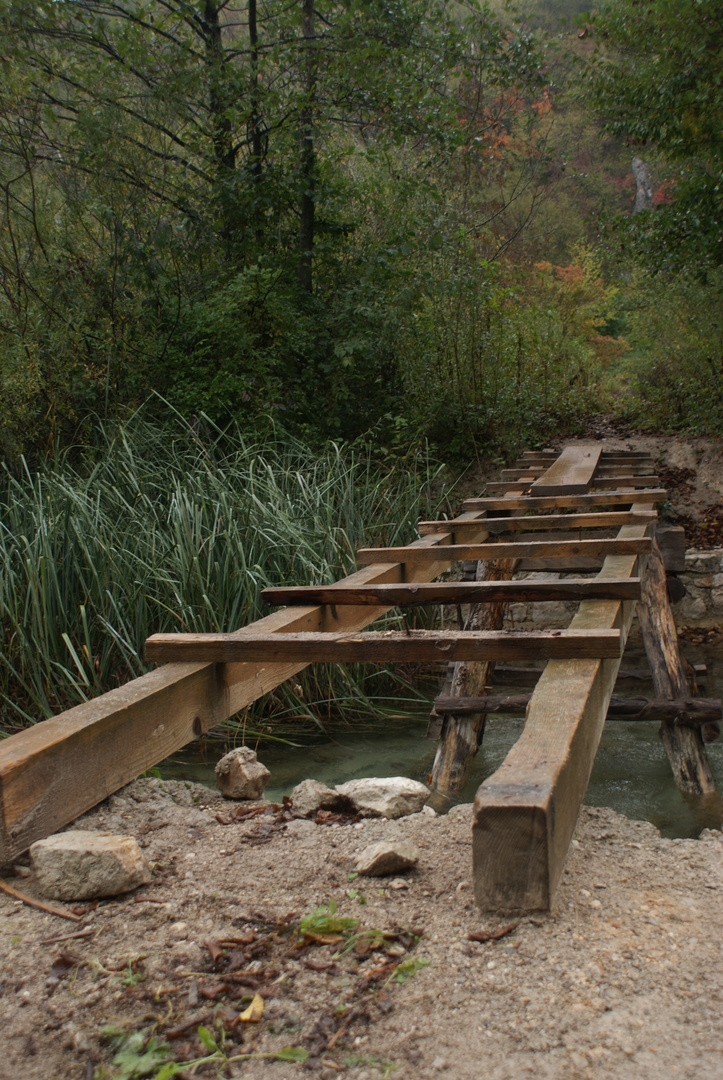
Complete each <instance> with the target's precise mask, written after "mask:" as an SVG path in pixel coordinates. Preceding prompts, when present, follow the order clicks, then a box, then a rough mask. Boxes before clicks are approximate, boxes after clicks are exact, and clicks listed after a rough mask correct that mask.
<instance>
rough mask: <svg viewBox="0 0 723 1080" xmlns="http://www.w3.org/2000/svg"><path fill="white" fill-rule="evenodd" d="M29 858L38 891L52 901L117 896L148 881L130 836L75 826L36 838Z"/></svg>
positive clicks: (139, 854)
mask: <svg viewBox="0 0 723 1080" xmlns="http://www.w3.org/2000/svg"><path fill="white" fill-rule="evenodd" d="M30 858H31V860H32V864H33V868H34V870H35V873H36V875H37V879H38V885H39V886H40V890H41V892H42V893H43V895H44V896H48V897H51V898H52V899H54V900H92V899H93V898H94V897H97V896H116V895H118V893H124V892H129V891H130V890H131V889H136V888H137V887H138V886H139V885H147V884H148V882H149V881H150V880H151V872H150V870H149V869H148V867H147V866H146V864H145V863H144V861H143V856H142V855H141V850H140V848H139V847H138V844H137V843H136V841H135V840H134V838H133V837H132V836H114V835H113V834H112V833H106V832H90V831H85V830H82V829H74V830H71V831H70V832H65V833H58V834H57V835H56V836H49V837H48V838H47V839H46V840H38V841H36V843H34V844H33V845H32V847H31V848H30Z"/></svg>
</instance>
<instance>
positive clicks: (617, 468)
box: [499, 461, 652, 480]
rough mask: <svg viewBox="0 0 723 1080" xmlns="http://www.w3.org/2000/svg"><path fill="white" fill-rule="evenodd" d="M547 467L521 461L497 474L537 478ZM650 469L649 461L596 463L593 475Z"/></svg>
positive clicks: (505, 477) (502, 477)
mask: <svg viewBox="0 0 723 1080" xmlns="http://www.w3.org/2000/svg"><path fill="white" fill-rule="evenodd" d="M547 468H548V466H547V465H546V463H544V462H529V463H526V462H521V463H520V464H519V465H515V466H512V467H511V468H507V469H500V474H499V475H500V480H521V479H523V478H525V477H530V476H533V477H535V478H539V477H541V476H542V474H543V473H544V472H546V471H547ZM651 469H652V463H651V462H649V461H642V462H640V463H639V464H638V463H636V462H632V461H629V462H626V461H620V462H610V464H600V465H598V467H597V469H596V470H595V476H596V477H600V476H604V477H609V476H618V475H620V476H626V475H630V476H641V475H646V474H649V473H650V471H651Z"/></svg>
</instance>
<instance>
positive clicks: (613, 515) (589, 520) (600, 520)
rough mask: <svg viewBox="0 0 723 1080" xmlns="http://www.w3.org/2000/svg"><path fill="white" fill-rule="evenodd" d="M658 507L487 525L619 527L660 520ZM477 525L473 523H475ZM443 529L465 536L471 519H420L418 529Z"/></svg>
mask: <svg viewBox="0 0 723 1080" xmlns="http://www.w3.org/2000/svg"><path fill="white" fill-rule="evenodd" d="M657 517H658V515H657V513H656V512H655V510H639V511H636V512H633V511H632V510H618V511H616V510H609V511H604V510H603V511H600V512H599V513H597V514H542V515H538V516H533V515H532V514H523V515H514V516H510V517H506V518H505V517H501V518H489V517H488V518H487V519H486V521H485V527H486V529H487V531H488V533H490V535H497V534H499V533H506V532H520V531H522V532H530V531H534V530H535V529H545V530H548V529H560V530H561V529H567V530H570V531H573V532H574V531H575V530H577V529H612V528H615V529H619V528H620V526H621V525H644V524H647V523H648V522H651V521H656V520H657ZM472 528H474V523H472ZM441 529H450V530H452V532H453V533H454V536H455V539H459V538H460V537H461V538H464V536H465V535H466V534H468V533H469V532H470V522H469V521H458V520H457V519H455V518H452V519H451V520H450V521H420V522H419V524H418V525H417V531H418V532H419V533H420V534H421V535H422V536H424V535H426V534H429V533H437V532H439V531H440V530H441Z"/></svg>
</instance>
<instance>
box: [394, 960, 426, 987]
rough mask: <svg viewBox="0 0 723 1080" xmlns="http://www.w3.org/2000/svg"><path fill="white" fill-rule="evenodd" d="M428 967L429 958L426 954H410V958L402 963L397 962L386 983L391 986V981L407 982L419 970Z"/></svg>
mask: <svg viewBox="0 0 723 1080" xmlns="http://www.w3.org/2000/svg"><path fill="white" fill-rule="evenodd" d="M426 967H429V960H427V958H426V956H410V957H408V959H406V960H402V962H401V964H397V966H396V967H395V969H394V971H393V972H392V973H391V975H390V976H389V978H388V979H387V981H386V982H385V983H384V985H385V986H389V983H390V982H398V983H405V982H406V981H407V979H411V978H413V977H414V976H415V975H416V974H417V972H418V971H421V970H422V968H426Z"/></svg>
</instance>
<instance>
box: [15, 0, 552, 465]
mask: <svg viewBox="0 0 723 1080" xmlns="http://www.w3.org/2000/svg"><path fill="white" fill-rule="evenodd" d="M257 8H258V10H257V13H256V14H257V18H256V22H255V24H252V21H251V8H250V7H249V8H247V9H242V10H241V11H239V12H238V13H236V15H235V17H234V18H233V19H232V18H229V16H228V13H227V11H226V6H225V4H221V3H213V2H211V3H206V4H204V5H202V6H198V5H188V4H186V3H184V2H181V0H170V2H168V3H159V2H157V0H143V2H142V3H140V4H137V3H132V4H129V3H125V2H124V0H118V2H114V3H113V4H106V3H103V2H96V0H84V2H83V3H80V4H79V3H76V2H75V0H58V2H56V3H53V4H50V5H45V6H43V7H39V6H37V5H36V6H34V7H28V5H26V4H21V3H18V2H17V0H0V26H1V27H2V31H3V38H4V54H3V60H2V63H3V64H4V66H5V71H4V75H5V79H4V82H3V86H2V91H0V183H2V184H3V186H4V196H5V197H4V201H3V202H2V204H1V205H2V210H0V217H1V218H2V222H1V224H2V230H0V271H1V273H0V282H2V286H3V293H2V294H0V356H1V357H2V360H1V361H0V386H1V387H2V389H3V390H4V393H3V395H2V400H3V405H2V412H1V413H0V421H2V445H3V447H4V451H5V453H6V454H8V455H10V456H17V455H18V454H19V453H20V452H21V451H28V450H47V449H48V448H49V447H51V446H52V445H54V443H55V441H56V439H57V438H58V437H60V438H61V439H62V440H63V441H68V440H69V439H71V438H72V437H73V435H74V433H75V431H76V430H77V427H78V425H79V424H80V423H81V422H82V421H83V419H84V418H85V417H87V416H88V415H90V414H92V413H99V414H101V415H104V416H108V415H110V414H111V413H113V412H114V411H115V410H116V409H117V408H118V406H119V405H123V404H127V403H134V402H137V401H138V400H141V399H142V398H143V397H145V395H146V393H147V391H148V389H149V388H155V387H162V388H163V389H164V391H165V393H166V394H167V396H168V397H169V399H170V400H172V402H173V403H174V405H176V407H177V408H179V409H180V410H181V411H182V412H183V413H184V414H185V415H187V416H189V417H192V416H194V415H198V414H199V413H200V412H205V413H207V414H208V415H210V416H211V417H212V418H214V419H215V420H217V421H218V422H221V423H224V424H225V423H227V422H228V421H229V420H230V419H233V420H234V421H236V422H238V423H240V424H241V425H242V427H243V428H244V429H245V430H251V429H253V428H254V426H255V425H256V423H257V422H258V417H259V416H260V415H263V414H266V413H268V412H269V411H270V410H273V411H275V412H276V413H278V414H279V415H280V416H281V417H283V419H284V423H285V426H286V427H289V426H291V425H296V430H304V429H305V428H307V427H309V426H311V427H313V428H314V429H315V430H317V431H319V432H320V433H321V434H322V435H325V436H327V437H328V436H332V437H355V436H356V435H358V434H359V433H360V432H362V431H364V430H366V429H368V427H369V426H370V425H371V424H372V423H374V422H376V421H377V419H378V418H379V416H383V415H385V414H387V413H389V414H391V415H392V416H399V415H402V414H404V407H403V398H402V390H403V387H402V379H401V377H400V373H399V366H398V360H397V356H396V337H397V333H396V332H397V328H398V325H399V323H400V322H403V321H404V320H405V319H407V318H408V314H409V313H408V310H407V309H406V308H405V305H404V303H400V301H399V295H400V293H401V292H403V290H404V288H405V282H406V279H407V278H408V276H409V272H410V269H413V264H414V262H415V259H416V257H417V255H418V253H417V251H416V244H415V236H416V234H417V231H420V232H421V234H422V235H424V234H426V233H427V232H428V231H429V232H430V233H431V234H432V242H433V243H434V244H438V245H443V244H444V243H445V242H446V241H447V239H448V233H447V232H446V229H447V226H449V227H451V228H452V229H453V228H454V217H455V216H456V215H453V216H452V217H451V218H450V219H449V220H448V222H446V223H445V222H436V223H435V221H434V217H435V209H434V208H435V206H437V205H439V204H441V203H443V202H444V201H445V199H446V198H447V196H446V186H447V180H448V177H449V175H450V170H458V169H459V167H460V166H461V165H462V164H464V169H465V170H467V171H468V172H469V171H471V172H472V173H474V172H475V170H476V168H478V167H479V168H486V167H487V164H488V156H489V152H491V151H492V150H493V148H495V147H496V146H497V145H498V143H499V141H500V138H502V137H503V136H504V131H505V124H506V123H507V122H508V121H511V120H512V118H513V117H514V115H515V113H516V111H518V110H519V107H520V103H521V101H522V98H521V95H522V94H524V93H525V92H526V90H527V88H535V87H537V86H538V85H539V83H540V79H541V76H540V59H539V56H538V55H537V52H536V49H535V45H534V42H533V40H532V38H531V37H530V35H529V34H527V33H525V32H524V31H523V30H522V29H521V28H520V27H514V26H504V25H503V24H502V22H501V21H500V20H498V19H497V18H495V17H493V16H492V15H491V14H490V12H489V11H488V10H487V9H484V8H480V7H479V6H478V5H477V4H476V3H471V4H470V5H455V6H454V8H453V9H452V8H448V7H447V6H445V5H438V4H436V3H434V2H430V0H399V2H397V3H394V4H392V5H388V4H387V5H380V4H378V3H377V2H376V0H365V2H364V3H354V4H336V3H335V4H331V3H327V2H325V0H321V2H319V3H317V4H316V5H315V16H314V18H315V24H314V28H313V29H314V34H313V36H312V37H311V38H309V37H308V35H306V36H305V31H304V30H303V27H302V23H301V10H300V7H299V6H297V5H278V4H273V3H266V2H264V0H261V2H260V3H259V4H258V5H257ZM38 73H41V77H38ZM505 95H507V96H505ZM302 133H303V139H302V138H301V135H302ZM304 147H306V150H304V149H303V148H304ZM494 152H495V153H496V150H494ZM523 157H524V160H523ZM526 161H527V157H526V156H524V155H523V156H520V159H519V161H517V162H516V163H515V164H514V166H513V165H512V163H510V165H509V167H507V168H506V171H507V172H508V173H510V172H511V171H513V169H517V170H519V169H522V170H523V171H524V170H525V169H526V168H527V164H526ZM493 167H494V171H495V172H496V173H499V172H500V170H499V166H498V165H497V164H494V166H493ZM507 186H508V187H510V188H512V187H514V185H509V184H508V185H507ZM523 186H524V187H526V185H523ZM380 193H381V197H380ZM413 195H416V197H417V198H416V209H419V207H420V206H422V205H423V206H425V207H426V209H425V210H424V212H423V214H422V215H421V217H420V216H419V215H417V216H416V217H415V219H414V220H413V221H412V219H411V218H409V219H407V221H404V220H403V217H402V215H403V213H404V210H405V208H408V207H409V206H410V199H411V197H412V196H413ZM505 198H507V196H505ZM510 199H512V201H514V199H513V198H512V196H510ZM305 200H306V202H305ZM309 201H311V203H312V204H313V222H312V226H311V227H312V229H313V235H311V236H309V237H307V240H308V243H309V244H310V245H311V247H310V249H309V251H308V252H307V251H306V250H304V243H305V242H306V241H304V240H303V238H302V236H301V233H300V224H299V221H300V214H301V211H302V208H303V206H304V205H307V208H308V203H309ZM497 201H498V200H497V198H496V199H495V202H496V204H497ZM480 202H481V200H480V198H478V197H475V199H473V200H472V201H471V202H470V212H471V213H473V214H474V215H475V216H478V212H479V210H480ZM484 216H488V215H487V214H485V215H484ZM493 216H494V217H495V218H496V219H498V220H499V221H502V215H501V214H500V212H499V207H498V206H497V205H495V209H494V213H493ZM310 253H313V255H312V254H310ZM305 260H306V264H309V262H310V260H311V263H313V278H314V282H315V289H314V291H313V293H310V291H309V289H308V288H306V287H305V282H304V281H303V280H302V279H303V277H304V275H303V274H302V266H303V265H304V264H305V263H304V261H305ZM407 419H409V417H407Z"/></svg>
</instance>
